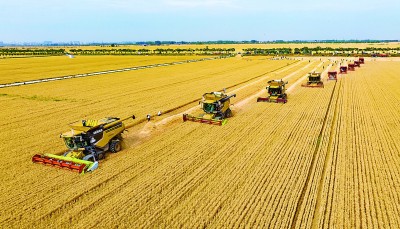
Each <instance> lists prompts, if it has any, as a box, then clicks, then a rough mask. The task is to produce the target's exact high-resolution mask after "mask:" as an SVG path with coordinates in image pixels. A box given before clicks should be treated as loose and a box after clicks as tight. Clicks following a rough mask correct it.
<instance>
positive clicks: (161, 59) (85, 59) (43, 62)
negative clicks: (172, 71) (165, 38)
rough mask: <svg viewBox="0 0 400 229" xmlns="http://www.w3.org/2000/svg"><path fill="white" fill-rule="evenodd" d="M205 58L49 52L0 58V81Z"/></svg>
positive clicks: (5, 81)
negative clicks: (59, 54)
mask: <svg viewBox="0 0 400 229" xmlns="http://www.w3.org/2000/svg"><path fill="white" fill-rule="evenodd" d="M201 58H204V57H202V56H76V57H75V58H69V57H68V56H51V57H36V58H29V57H28V58H4V59H0V69H1V71H0V84H2V83H12V82H18V81H25V80H35V79H43V78H50V77H58V76H65V75H73V74H82V73H89V72H98V71H106V70H114V69H120V68H127V67H136V66H143V65H151V64H162V63H171V62H178V61H185V60H194V59H201Z"/></svg>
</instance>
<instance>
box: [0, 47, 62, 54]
mask: <svg viewBox="0 0 400 229" xmlns="http://www.w3.org/2000/svg"><path fill="white" fill-rule="evenodd" d="M62 55H65V49H29V48H28V49H21V48H0V56H62Z"/></svg>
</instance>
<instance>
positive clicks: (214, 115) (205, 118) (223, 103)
mask: <svg viewBox="0 0 400 229" xmlns="http://www.w3.org/2000/svg"><path fill="white" fill-rule="evenodd" d="M232 97H236V94H232V95H229V96H228V95H227V94H225V93H224V92H210V93H205V94H203V97H202V99H201V101H200V102H199V104H200V106H201V108H202V109H203V111H204V112H205V113H203V114H200V115H199V116H192V115H189V114H183V121H184V122H186V121H192V122H200V123H207V124H213V125H220V126H221V125H224V124H226V122H227V121H228V120H227V118H230V117H232V111H231V109H230V98H232Z"/></svg>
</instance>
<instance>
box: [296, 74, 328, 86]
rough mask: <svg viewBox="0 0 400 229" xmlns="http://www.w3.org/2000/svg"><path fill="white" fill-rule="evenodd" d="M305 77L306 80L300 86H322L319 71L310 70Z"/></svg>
mask: <svg viewBox="0 0 400 229" xmlns="http://www.w3.org/2000/svg"><path fill="white" fill-rule="evenodd" d="M307 77H308V81H307V83H306V84H302V85H301V86H302V87H324V83H323V82H322V80H321V73H320V72H310V73H308V76H307Z"/></svg>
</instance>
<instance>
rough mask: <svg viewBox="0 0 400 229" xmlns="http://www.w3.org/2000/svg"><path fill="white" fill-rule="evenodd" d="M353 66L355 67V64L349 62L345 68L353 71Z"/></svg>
mask: <svg viewBox="0 0 400 229" xmlns="http://www.w3.org/2000/svg"><path fill="white" fill-rule="evenodd" d="M355 67H356V66H355V65H354V64H349V65H348V67H347V70H348V71H355V70H356V68H355Z"/></svg>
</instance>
